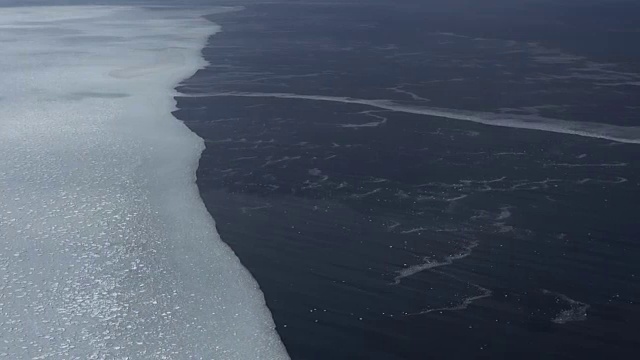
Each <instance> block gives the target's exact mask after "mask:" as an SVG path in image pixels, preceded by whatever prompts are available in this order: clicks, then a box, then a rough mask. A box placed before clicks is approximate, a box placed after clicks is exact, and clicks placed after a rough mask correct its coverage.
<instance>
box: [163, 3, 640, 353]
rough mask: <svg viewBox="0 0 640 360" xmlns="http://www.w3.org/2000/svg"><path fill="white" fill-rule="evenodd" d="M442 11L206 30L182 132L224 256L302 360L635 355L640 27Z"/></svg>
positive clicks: (246, 21) (250, 17)
mask: <svg viewBox="0 0 640 360" xmlns="http://www.w3.org/2000/svg"><path fill="white" fill-rule="evenodd" d="M433 3H434V6H433V7H430V6H426V5H424V4H423V2H418V1H409V2H406V3H403V4H402V5H400V4H396V3H392V2H384V1H380V2H359V3H323V2H307V1H300V2H282V3H265V4H249V5H247V6H246V7H245V9H244V10H242V11H237V12H232V13H226V14H221V15H218V16H212V17H211V20H212V21H214V22H215V23H217V24H219V25H221V26H222V29H223V31H222V32H221V33H219V34H217V35H215V36H213V37H212V38H211V39H210V40H209V44H208V46H207V47H206V48H205V49H204V56H205V58H206V59H207V60H208V61H209V62H210V66H209V67H207V68H206V69H204V70H201V71H199V72H198V73H197V74H196V75H195V76H194V77H193V78H191V79H189V80H187V81H185V82H184V83H183V85H182V86H180V87H179V88H178V90H179V91H180V92H181V93H182V94H184V95H183V96H181V97H179V98H178V106H179V109H180V110H178V111H177V112H176V116H177V117H178V118H179V119H181V120H183V121H184V122H185V124H187V125H188V127H189V128H190V129H191V130H193V131H194V132H196V133H197V134H198V135H199V136H201V137H203V138H204V139H205V141H206V146H207V149H206V150H205V152H204V153H203V155H202V158H201V161H200V168H199V170H198V174H197V175H198V180H197V181H198V186H199V188H200V191H201V195H202V197H203V199H204V202H205V204H206V206H207V208H208V210H209V211H210V213H211V214H212V216H213V217H214V219H215V220H216V223H217V228H218V231H219V232H220V234H221V237H222V239H223V240H224V241H225V242H227V243H228V244H229V245H230V246H231V247H232V248H233V250H234V251H235V252H236V254H237V255H238V256H239V258H240V259H241V261H242V263H243V264H244V265H245V266H246V267H247V268H248V269H249V270H250V271H251V273H252V274H253V276H254V277H255V278H256V280H257V281H258V283H259V284H260V286H261V289H262V290H263V292H264V294H265V298H266V301H267V304H268V306H269V308H270V309H271V311H272V314H273V316H274V320H275V322H276V324H277V330H278V332H279V334H280V336H281V337H282V340H283V342H284V343H285V345H286V347H287V349H288V351H289V353H290V355H291V356H292V358H294V359H360V358H361V359H425V358H432V359H445V358H446V359H452V358H504V357H507V356H517V357H519V358H525V359H573V358H604V357H605V356H606V357H610V358H619V357H622V356H629V355H633V354H636V355H637V352H638V350H637V348H638V346H637V345H638V338H639V337H640V328H639V327H638V325H637V324H638V321H639V320H640V311H639V310H640V308H639V307H638V301H640V286H639V282H638V277H639V276H640V264H639V263H638V261H637V259H638V257H639V255H640V243H639V239H638V235H639V234H640V231H639V230H640V226H639V224H638V213H640V212H639V210H640V205H639V202H638V199H640V191H639V181H640V171H639V170H640V164H639V163H638V161H637V158H638V157H637V154H638V149H640V147H639V146H640V145H638V144H636V143H633V142H634V141H635V142H637V141H638V139H640V137H639V136H637V135H638V133H637V131H638V128H637V127H636V126H638V124H637V120H638V119H637V113H638V106H637V100H638V99H639V98H640V96H639V95H640V87H638V86H637V82H638V81H639V80H640V67H639V66H638V62H637V60H638V55H639V54H638V50H637V49H636V48H630V47H628V46H623V45H624V44H627V45H628V44H629V42H630V41H632V40H633V39H635V40H638V38H639V37H640V34H639V33H638V32H633V31H632V29H631V27H632V25H631V24H632V22H631V20H630V19H631V18H632V15H631V14H632V13H633V14H640V7H638V6H637V5H633V4H630V3H628V4H627V6H626V7H625V6H623V5H616V4H609V3H606V2H603V3H599V2H595V4H593V3H589V4H586V3H585V4H582V5H581V4H573V3H568V2H563V3H562V4H557V3H553V2H534V3H529V4H524V5H512V6H505V3H506V2H498V3H500V4H491V5H488V4H482V5H480V4H476V5H472V4H469V3H468V2H459V1H458V2H454V3H449V4H448V5H444V4H441V3H440V2H433ZM456 4H457V5H458V6H455V5H456ZM463 5H464V6H463ZM601 14H607V15H606V16H600V15H601ZM625 26H627V27H628V29H627V28H625ZM614 28H617V29H618V30H617V32H613V30H612V29H614ZM625 29H626V30H625ZM627 30H628V31H627ZM605 38H606V39H607V40H606V46H608V48H607V49H606V51H605V49H603V48H602V46H603V44H605V40H604V39H605ZM354 100H355V101H354ZM369 100H376V101H379V103H378V104H380V103H382V104H383V105H385V104H386V105H388V104H392V105H393V106H394V108H393V109H391V110H390V109H388V106H387V108H385V107H384V106H383V107H380V106H372V105H371V104H370V103H367V101H369ZM386 105H385V106H386ZM416 108H418V109H422V110H420V112H422V113H416V112H415V111H412V109H416ZM406 109H409V110H410V111H405V110H406ZM425 109H426V110H425ZM434 111H439V112H440V113H439V114H444V115H445V116H433V115H428V114H424V113H425V112H430V113H433V112H434ZM450 114H454V115H451V116H448V115H450ZM460 114H462V115H460ZM452 116H453V117H452ZM487 118H492V119H500V121H502V122H501V123H500V124H498V125H500V126H491V125H486V124H483V123H482V121H478V119H480V120H483V119H487ZM540 119H543V120H542V122H543V123H544V124H545V126H546V125H549V124H550V125H549V126H550V127H544V128H543V130H542V131H539V130H531V127H528V126H529V125H528V124H531V123H532V122H537V121H539V120H540ZM503 120H504V121H503ZM566 122H572V123H573V125H575V124H576V123H577V124H583V125H585V126H586V128H587V130H588V131H587V132H586V134H583V135H584V136H577V135H573V134H571V133H567V131H565V130H567V127H565V125H566V124H567V123H566ZM569 125H571V124H569ZM573 125H571V126H573ZM523 127H524V129H523ZM620 127H625V128H620ZM613 133H615V134H618V135H620V134H627V135H628V137H627V138H626V140H629V141H612V140H610V139H607V138H606V136H604V137H605V138H604V139H603V138H601V136H599V135H603V134H604V135H607V134H608V135H610V134H613ZM608 135H607V136H608Z"/></svg>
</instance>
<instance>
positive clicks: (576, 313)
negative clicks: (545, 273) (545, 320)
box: [542, 289, 590, 324]
mask: <svg viewBox="0 0 640 360" xmlns="http://www.w3.org/2000/svg"><path fill="white" fill-rule="evenodd" d="M542 293H543V294H545V295H549V296H554V297H555V298H556V299H557V300H558V301H561V302H564V303H566V304H567V305H569V309H567V310H563V311H562V312H560V313H559V314H557V315H556V316H555V317H554V318H553V319H551V321H552V322H554V323H556V324H566V323H568V322H570V321H584V320H587V310H589V308H590V306H589V304H585V303H583V302H580V301H577V300H573V299H571V298H570V297H568V296H567V295H565V294H561V293H558V292H553V291H549V290H546V289H542Z"/></svg>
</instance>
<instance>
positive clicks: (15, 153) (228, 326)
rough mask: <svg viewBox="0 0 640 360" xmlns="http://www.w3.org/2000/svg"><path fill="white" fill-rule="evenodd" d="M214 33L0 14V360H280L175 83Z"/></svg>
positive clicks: (69, 14) (200, 26)
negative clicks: (214, 213) (227, 233)
mask: <svg viewBox="0 0 640 360" xmlns="http://www.w3.org/2000/svg"><path fill="white" fill-rule="evenodd" d="M216 30H217V28H216V26H215V25H214V24H212V23H210V22H208V21H206V20H204V19H203V18H201V17H200V16H199V14H196V13H193V12H186V11H178V10H176V9H171V10H169V9H163V10H162V11H160V10H150V9H141V8H127V7H39V8H35V7H33V8H0V48H1V49H2V50H1V52H0V154H1V156H0V277H1V279H0V358H6V359H243V360H245V359H269V360H271V359H283V358H287V354H286V352H285V349H284V347H283V345H282V343H281V342H280V339H279V337H278V335H277V333H276V332H275V330H274V324H273V320H272V318H271V315H270V313H269V311H268V309H267V308H266V306H265V304H264V299H263V295H262V293H261V292H260V290H259V288H258V286H257V284H256V282H255V281H254V280H253V278H252V277H251V276H250V274H249V273H248V272H247V271H246V270H245V269H244V268H243V267H242V265H241V264H240V262H239V261H238V259H237V258H236V256H235V255H234V254H233V252H232V251H231V250H230V249H229V248H228V247H227V246H226V245H225V244H224V243H223V242H221V241H220V238H219V237H218V234H217V233H216V230H215V226H214V223H213V220H212V219H211V217H210V216H209V214H208V213H207V212H206V210H205V208H204V205H203V203H202V201H201V199H200V197H199V194H198V192H197V188H196V186H195V183H194V180H195V175H194V174H195V170H196V167H197V162H198V158H199V155H200V153H201V151H202V149H203V142H202V140H201V139H200V138H198V137H197V136H196V135H195V134H193V133H191V132H190V131H189V130H188V129H187V128H186V127H185V126H184V125H183V124H182V123H180V122H178V121H177V120H176V119H175V118H174V117H173V116H172V115H171V111H172V110H173V109H174V107H175V102H174V101H173V98H172V95H173V90H172V89H173V87H174V86H175V85H176V84H177V83H178V82H179V81H180V80H182V79H184V78H186V77H189V76H190V75H192V74H193V73H194V72H195V71H196V70H197V69H198V68H200V67H202V66H204V65H205V62H204V60H203V59H202V58H201V56H200V50H201V49H202V47H203V46H204V45H205V42H206V40H207V38H208V36H209V35H211V34H213V33H214V32H215V31H216Z"/></svg>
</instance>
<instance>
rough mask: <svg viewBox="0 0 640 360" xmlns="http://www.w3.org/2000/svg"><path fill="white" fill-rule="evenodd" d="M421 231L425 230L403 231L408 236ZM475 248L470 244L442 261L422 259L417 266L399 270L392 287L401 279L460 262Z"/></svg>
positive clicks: (474, 243)
mask: <svg viewBox="0 0 640 360" xmlns="http://www.w3.org/2000/svg"><path fill="white" fill-rule="evenodd" d="M422 230H426V229H425V228H416V229H411V230H407V231H404V232H403V233H404V234H410V233H413V232H418V231H422ZM476 247H478V243H477V242H471V243H469V244H468V245H466V246H465V247H464V248H463V249H462V251H460V252H459V253H456V254H453V255H448V256H445V257H444V258H443V259H442V260H437V259H432V258H430V257H425V258H424V262H423V263H421V264H417V265H412V266H409V267H406V268H404V269H402V270H399V271H398V272H397V274H398V275H397V276H396V277H395V278H393V283H394V285H398V284H400V282H401V281H402V279H404V278H406V277H409V276H412V275H415V274H417V273H419V272H422V271H426V270H431V269H434V268H437V267H440V266H445V265H451V264H453V262H454V261H456V260H460V259H464V258H466V257H467V256H469V255H471V253H472V252H473V249H475V248H476Z"/></svg>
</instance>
